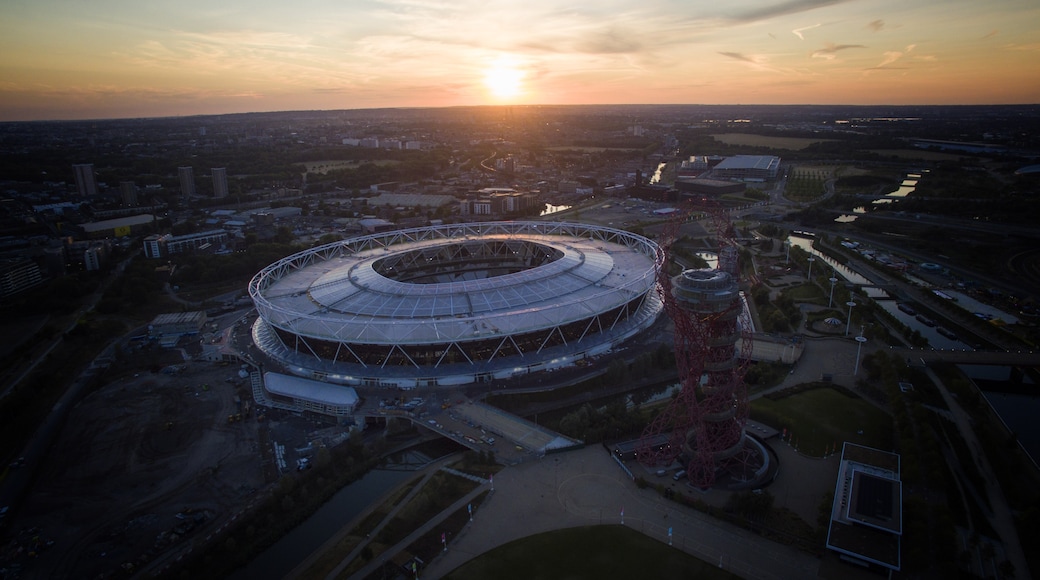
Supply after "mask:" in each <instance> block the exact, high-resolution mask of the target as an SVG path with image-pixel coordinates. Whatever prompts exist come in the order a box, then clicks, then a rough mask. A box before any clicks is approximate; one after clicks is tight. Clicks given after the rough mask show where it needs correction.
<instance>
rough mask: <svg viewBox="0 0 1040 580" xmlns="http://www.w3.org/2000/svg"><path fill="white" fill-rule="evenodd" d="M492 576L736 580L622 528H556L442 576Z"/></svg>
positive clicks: (458, 579)
mask: <svg viewBox="0 0 1040 580" xmlns="http://www.w3.org/2000/svg"><path fill="white" fill-rule="evenodd" d="M445 578H446V579H448V580H461V579H463V578H467V579H468V578H495V579H497V580H511V579H514V578H515V579H517V580H537V579H539V578H546V579H548V578H554V579H555V578H568V579H571V580H581V579H586V578H587V579H589V580H593V579H595V580H599V579H601V578H697V579H698V580H713V579H721V578H738V576H735V575H733V574H731V573H729V572H728V571H726V570H722V569H719V568H718V567H717V566H715V565H712V564H709V563H707V562H705V561H703V560H700V559H698V558H695V557H693V556H691V555H689V554H687V553H685V552H682V551H680V550H678V549H676V548H673V547H670V546H668V545H667V544H665V543H663V542H661V541H659V540H654V539H652V538H649V537H647V536H644V535H643V534H640V533H639V532H636V531H634V530H631V529H629V528H627V527H625V526H586V527H580V528H570V529H566V530H556V531H552V532H546V533H544V534H538V535H534V536H529V537H527V538H522V539H519V540H516V541H514V542H510V543H508V544H505V545H503V546H499V547H497V548H495V549H494V550H491V551H489V552H486V553H484V554H482V555H480V556H478V557H477V558H475V559H473V560H471V561H469V562H467V563H465V564H463V565H462V566H460V567H458V568H456V569H455V570H453V571H452V572H450V573H449V574H447V575H446V576H445Z"/></svg>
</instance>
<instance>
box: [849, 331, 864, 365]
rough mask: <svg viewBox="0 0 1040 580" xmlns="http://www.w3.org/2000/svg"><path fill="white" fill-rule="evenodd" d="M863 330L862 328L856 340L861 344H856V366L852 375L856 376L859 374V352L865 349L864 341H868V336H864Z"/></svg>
mask: <svg viewBox="0 0 1040 580" xmlns="http://www.w3.org/2000/svg"><path fill="white" fill-rule="evenodd" d="M862 332H863V331H862V330H861V331H860V333H861V334H860V335H859V336H857V337H856V342H857V343H859V344H857V345H856V368H855V369H853V371H852V376H856V375H857V374H859V353H860V351H861V350H863V343H864V342H867V337H865V336H863V334H862Z"/></svg>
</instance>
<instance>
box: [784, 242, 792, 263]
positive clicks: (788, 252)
mask: <svg viewBox="0 0 1040 580" xmlns="http://www.w3.org/2000/svg"><path fill="white" fill-rule="evenodd" d="M784 247H785V248H787V261H785V262H784V263H785V264H790V263H791V240H784Z"/></svg>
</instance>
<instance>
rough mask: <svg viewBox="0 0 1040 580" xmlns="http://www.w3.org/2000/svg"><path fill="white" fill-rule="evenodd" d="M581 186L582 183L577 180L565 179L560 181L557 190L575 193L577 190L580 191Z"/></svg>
mask: <svg viewBox="0 0 1040 580" xmlns="http://www.w3.org/2000/svg"><path fill="white" fill-rule="evenodd" d="M579 187H581V184H580V183H578V182H577V181H567V180H564V181H561V182H560V184H559V185H558V186H557V188H556V190H557V191H559V192H560V193H575V192H577V191H578V188H579Z"/></svg>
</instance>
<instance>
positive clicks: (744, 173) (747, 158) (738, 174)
mask: <svg viewBox="0 0 1040 580" xmlns="http://www.w3.org/2000/svg"><path fill="white" fill-rule="evenodd" d="M779 172H780V158H779V157H773V156H770V155H734V156H733V157H727V158H725V159H723V160H722V161H721V162H720V163H719V164H718V165H716V166H715V169H714V170H712V177H716V178H719V179H740V180H742V181H766V180H769V179H776V176H777V174H778V173H779Z"/></svg>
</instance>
